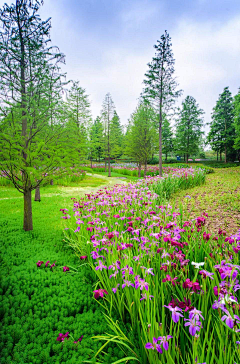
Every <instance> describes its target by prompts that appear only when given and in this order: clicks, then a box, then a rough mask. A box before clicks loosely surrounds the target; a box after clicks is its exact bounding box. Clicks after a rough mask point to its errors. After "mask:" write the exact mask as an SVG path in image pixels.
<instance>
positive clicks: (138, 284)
mask: <svg viewBox="0 0 240 364" xmlns="http://www.w3.org/2000/svg"><path fill="white" fill-rule="evenodd" d="M138 287H140V290H141V291H142V290H143V288H145V289H146V291H148V283H147V282H145V281H144V279H142V278H139V279H138V280H137V281H135V288H136V289H138Z"/></svg>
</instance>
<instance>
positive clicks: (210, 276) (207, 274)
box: [199, 270, 214, 279]
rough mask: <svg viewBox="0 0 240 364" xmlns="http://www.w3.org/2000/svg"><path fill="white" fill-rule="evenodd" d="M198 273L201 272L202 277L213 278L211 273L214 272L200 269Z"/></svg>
mask: <svg viewBox="0 0 240 364" xmlns="http://www.w3.org/2000/svg"><path fill="white" fill-rule="evenodd" d="M199 274H201V275H202V276H203V278H207V277H208V278H210V279H213V275H214V273H210V272H208V271H207V270H200V271H199Z"/></svg>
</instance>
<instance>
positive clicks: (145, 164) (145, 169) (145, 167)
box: [144, 160, 147, 178]
mask: <svg viewBox="0 0 240 364" xmlns="http://www.w3.org/2000/svg"><path fill="white" fill-rule="evenodd" d="M146 175H147V160H145V163H144V178H145V177H146Z"/></svg>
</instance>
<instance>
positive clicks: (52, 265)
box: [50, 260, 56, 269]
mask: <svg viewBox="0 0 240 364" xmlns="http://www.w3.org/2000/svg"><path fill="white" fill-rule="evenodd" d="M55 263H56V260H55V262H54V263H53V264H51V265H50V268H51V269H52V268H53V267H56V264H55Z"/></svg>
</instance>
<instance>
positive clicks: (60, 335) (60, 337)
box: [57, 332, 69, 341]
mask: <svg viewBox="0 0 240 364" xmlns="http://www.w3.org/2000/svg"><path fill="white" fill-rule="evenodd" d="M68 338H69V332H66V334H62V333H60V334H58V337H57V341H64V340H65V339H68Z"/></svg>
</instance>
